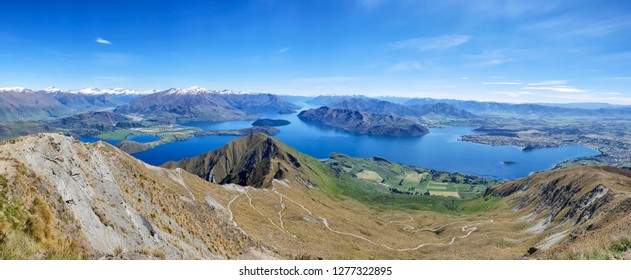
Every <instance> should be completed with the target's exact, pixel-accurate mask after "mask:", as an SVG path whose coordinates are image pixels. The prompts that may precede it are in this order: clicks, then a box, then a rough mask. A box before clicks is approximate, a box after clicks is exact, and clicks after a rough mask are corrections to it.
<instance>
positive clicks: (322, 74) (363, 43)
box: [0, 0, 631, 104]
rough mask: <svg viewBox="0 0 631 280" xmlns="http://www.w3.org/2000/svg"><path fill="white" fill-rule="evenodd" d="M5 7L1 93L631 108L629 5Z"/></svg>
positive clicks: (450, 0) (350, 2)
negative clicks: (92, 91) (195, 91)
mask: <svg viewBox="0 0 631 280" xmlns="http://www.w3.org/2000/svg"><path fill="white" fill-rule="evenodd" d="M132 2H133V3H132ZM0 7H1V8H0V65H1V68H0V87H6V86H24V87H29V88H45V87H49V86H55V87H59V88H65V89H75V88H82V87H101V88H113V87H124V88H131V89H139V90H145V89H165V88H170V87H189V86H192V85H198V86H202V87H206V88H211V89H233V90H239V91H263V92H274V93H283V94H307V95H316V94H366V95H372V96H376V95H399V96H413V97H435V98H457V99H467V100H468V99H473V100H496V101H508V102H563V103H567V102H609V103H619V104H631V90H630V86H631V66H630V65H631V1H582V0H571V1H551V0H547V1H539V0H532V1H521V0H519V1H517V0H515V1H510V0H509V1H499V0H487V1H484V0H480V1H455V0H442V1H411V0H401V1H396V0H392V1H388V0H336V1H315V0H314V1H272V0H257V1H160V0H158V1H54V3H53V1H4V0H1V1H0Z"/></svg>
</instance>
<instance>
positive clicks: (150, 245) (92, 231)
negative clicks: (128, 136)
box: [0, 134, 262, 259]
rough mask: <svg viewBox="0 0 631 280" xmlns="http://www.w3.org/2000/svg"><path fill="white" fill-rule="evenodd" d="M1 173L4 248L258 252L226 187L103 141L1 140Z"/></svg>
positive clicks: (150, 254) (46, 252)
mask: <svg viewBox="0 0 631 280" xmlns="http://www.w3.org/2000/svg"><path fill="white" fill-rule="evenodd" d="M0 173H1V174H2V177H3V178H4V179H3V182H2V183H3V184H2V185H3V186H2V195H1V197H3V198H8V200H6V199H5V200H6V201H0V202H2V203H1V204H2V205H0V210H2V211H0V236H2V240H3V241H2V242H0V243H2V244H0V251H1V252H2V254H5V255H4V257H9V258H48V257H51V258H76V257H79V258H102V257H104V258H184V259H194V258H208V259H218V258H219V259H220V258H226V257H230V258H234V257H239V256H243V254H247V253H248V252H250V251H251V252H254V251H256V250H255V248H254V247H253V246H254V242H253V241H252V240H251V239H250V238H249V237H248V236H247V235H246V234H244V233H243V231H242V230H241V229H239V228H238V227H237V226H235V224H234V223H233V222H232V221H231V219H230V215H231V214H230V212H229V211H227V210H226V209H225V208H223V207H222V206H220V205H218V202H217V201H218V198H217V197H218V196H219V197H224V196H226V197H227V196H228V194H229V192H228V191H227V190H225V189H223V188H222V187H220V186H217V185H214V184H210V183H208V182H206V181H204V180H202V179H200V178H198V177H197V176H194V175H191V174H189V173H187V172H184V171H182V170H166V169H162V168H157V167H153V166H148V165H145V164H144V163H142V162H140V161H138V160H136V159H134V158H132V157H130V156H129V155H127V154H126V153H124V152H122V151H120V150H118V149H116V148H114V147H112V146H110V145H108V144H105V143H103V142H98V143H92V144H84V143H80V142H78V141H74V140H72V138H69V137H64V136H62V135H59V134H37V135H31V136H27V137H22V138H18V139H16V140H11V141H8V142H4V143H2V144H0ZM7 205H8V207H7ZM12 205H13V206H12ZM11 209H14V210H11ZM16 209H17V210H16ZM20 244H22V245H20ZM24 244H26V245H28V248H30V249H28V248H26V247H24V246H26V245H24ZM51 252H62V253H63V254H62V255H60V254H52V255H51ZM12 254H13V255H12ZM261 256H262V255H259V257H261Z"/></svg>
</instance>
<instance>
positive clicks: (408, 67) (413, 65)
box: [388, 61, 423, 72]
mask: <svg viewBox="0 0 631 280" xmlns="http://www.w3.org/2000/svg"><path fill="white" fill-rule="evenodd" d="M422 68H423V66H422V65H421V64H420V63H419V62H418V61H403V62H399V63H397V64H395V65H392V66H391V67H390V68H389V69H388V70H390V71H394V72H404V71H412V70H420V69H422Z"/></svg>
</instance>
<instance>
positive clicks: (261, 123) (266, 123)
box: [252, 119, 291, 126]
mask: <svg viewBox="0 0 631 280" xmlns="http://www.w3.org/2000/svg"><path fill="white" fill-rule="evenodd" d="M290 123H291V122H290V121H287V120H272V119H258V120H256V121H254V122H253V123H252V126H284V125H289V124H290Z"/></svg>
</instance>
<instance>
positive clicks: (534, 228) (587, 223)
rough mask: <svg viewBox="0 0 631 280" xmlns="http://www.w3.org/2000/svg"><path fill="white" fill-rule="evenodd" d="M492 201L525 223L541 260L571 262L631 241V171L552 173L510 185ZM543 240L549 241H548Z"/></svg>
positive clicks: (497, 190) (587, 169) (608, 169)
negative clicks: (503, 199)
mask: <svg viewBox="0 0 631 280" xmlns="http://www.w3.org/2000/svg"><path fill="white" fill-rule="evenodd" d="M489 195H494V196H500V197H509V201H508V203H507V204H508V205H509V206H511V207H513V211H515V212H516V213H518V215H520V217H519V218H518V220H520V221H524V222H526V223H527V225H528V228H527V229H526V230H525V231H526V232H528V233H530V234H532V235H534V237H533V238H531V240H530V241H529V242H530V243H531V244H533V247H535V248H538V249H543V250H541V251H540V252H539V253H538V254H537V255H535V257H538V258H567V257H573V256H576V255H577V254H581V253H585V252H588V251H591V250H593V249H598V248H607V246H608V245H609V244H610V243H612V242H614V241H615V239H616V238H630V237H631V215H630V214H631V171H629V170H625V169H620V168H615V167H596V166H594V167H575V168H569V169H563V170H552V171H545V172H540V173H536V174H534V175H531V176H528V177H526V178H522V179H519V180H515V181H512V182H508V183H505V184H502V185H499V186H497V187H493V188H491V189H490V190H489ZM544 237H545V238H544Z"/></svg>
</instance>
